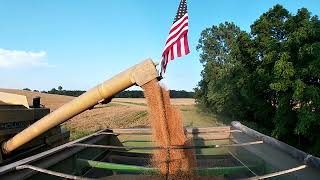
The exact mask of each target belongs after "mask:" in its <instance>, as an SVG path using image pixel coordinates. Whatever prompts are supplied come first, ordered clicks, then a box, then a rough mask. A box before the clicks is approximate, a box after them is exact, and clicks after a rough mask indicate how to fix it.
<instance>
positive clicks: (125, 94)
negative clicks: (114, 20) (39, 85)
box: [23, 86, 194, 98]
mask: <svg viewBox="0 0 320 180" xmlns="http://www.w3.org/2000/svg"><path fill="white" fill-rule="evenodd" d="M23 90H27V91H31V90H30V89H29V88H24V89H23ZM34 91H35V92H39V91H38V90H34ZM41 92H42V93H48V94H58V95H66V96H74V97H78V96H80V95H81V94H83V93H85V92H86V91H81V90H64V89H63V88H62V86H59V87H58V88H57V89H56V88H52V89H51V90H49V91H41ZM170 97H171V98H193V97H194V92H189V91H185V90H170ZM115 98H144V95H143V91H140V90H132V91H129V90H127V91H122V92H120V93H118V94H116V95H115Z"/></svg>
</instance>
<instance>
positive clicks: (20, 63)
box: [0, 48, 53, 68]
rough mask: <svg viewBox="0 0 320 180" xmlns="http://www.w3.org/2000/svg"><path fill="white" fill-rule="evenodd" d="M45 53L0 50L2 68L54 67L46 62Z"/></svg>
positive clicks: (0, 66)
mask: <svg viewBox="0 0 320 180" xmlns="http://www.w3.org/2000/svg"><path fill="white" fill-rule="evenodd" d="M46 54H47V53H46V52H45V51H38V52H31V51H19V50H8V49H1V48H0V68H16V67H23V68H24V67H53V66H52V65H49V63H48V62H47V61H46V60H45V57H46Z"/></svg>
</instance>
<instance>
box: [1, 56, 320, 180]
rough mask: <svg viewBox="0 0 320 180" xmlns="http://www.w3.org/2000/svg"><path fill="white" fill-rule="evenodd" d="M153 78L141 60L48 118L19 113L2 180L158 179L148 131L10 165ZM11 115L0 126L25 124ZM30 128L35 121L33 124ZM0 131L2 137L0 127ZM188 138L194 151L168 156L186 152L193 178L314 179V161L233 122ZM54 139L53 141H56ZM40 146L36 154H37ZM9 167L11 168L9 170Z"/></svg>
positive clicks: (98, 137)
mask: <svg viewBox="0 0 320 180" xmlns="http://www.w3.org/2000/svg"><path fill="white" fill-rule="evenodd" d="M157 78H158V73H157V70H156V67H155V64H154V63H153V62H152V61H151V60H146V61H144V62H142V63H140V64H138V65H135V66H133V67H132V68H130V69H128V70H126V71H123V72H122V73H120V74H118V75H116V76H114V77H113V78H112V79H110V80H107V81H105V82H103V83H102V84H99V85H98V86H96V87H94V88H93V89H91V90H89V91H88V92H86V93H84V94H83V95H81V96H79V97H78V98H76V99H74V100H73V101H71V102H69V103H67V104H65V105H63V106H62V107H60V108H59V109H57V110H56V111H54V112H52V113H50V114H48V115H46V116H44V115H45V114H46V113H48V112H49V111H48V110H47V109H43V108H40V109H38V107H34V108H31V109H29V108H27V107H26V108H24V111H23V112H25V111H30V112H33V113H31V114H33V117H34V118H33V119H32V118H31V119H32V121H30V123H28V124H26V125H24V126H21V127H20V129H19V130H21V128H25V127H26V126H28V125H29V124H31V125H30V126H28V127H27V128H25V129H24V130H23V131H21V132H19V133H18V134H15V135H14V136H13V133H17V131H12V133H11V134H10V135H8V136H3V138H2V146H1V147H2V148H1V155H2V158H3V163H4V164H5V165H3V166H2V167H0V179H1V180H3V179H96V178H103V179H146V178H154V177H156V175H158V174H159V170H158V169H157V168H155V167H152V166H150V164H151V157H152V152H153V151H154V150H157V149H161V147H157V146H155V145H154V143H153V141H152V136H151V134H152V131H151V129H147V128H141V129H105V130H101V131H99V132H96V133H94V134H92V135H89V136H86V137H83V138H81V139H78V140H75V141H72V142H68V143H65V144H62V145H59V146H57V147H54V148H52V149H49V150H46V151H43V152H41V153H38V151H36V150H37V148H35V150H33V148H31V149H30V148H29V150H28V153H29V155H30V153H31V155H30V156H29V157H26V158H24V159H21V158H20V159H21V160H18V161H15V162H12V161H13V160H14V157H19V156H22V155H21V152H24V149H26V147H25V146H26V145H28V144H30V142H34V141H37V140H38V141H39V142H45V143H44V144H50V142H62V140H63V139H64V138H61V137H68V132H65V131H63V130H62V129H61V128H60V126H59V125H60V124H61V123H63V122H65V121H67V120H69V119H70V118H72V117H74V116H76V115H78V114H79V113H82V112H84V111H86V110H87V109H90V108H92V107H93V106H95V105H97V104H98V103H100V102H110V100H111V98H112V97H113V96H114V95H115V94H117V93H119V92H121V91H123V90H125V89H127V88H129V87H131V86H133V85H138V86H142V85H144V84H146V83H148V82H150V81H151V80H154V79H157ZM24 104H25V103H24ZM20 107H21V106H20ZM42 110H44V111H46V113H42V114H41V115H38V114H37V113H39V112H40V111H42ZM15 112H17V113H16V114H15V115H13V114H11V115H10V116H9V115H8V116H3V115H2V114H1V117H0V120H1V123H2V122H9V120H8V119H10V118H13V119H20V120H21V122H24V121H26V120H30V118H26V116H27V114H23V113H22V111H18V110H15ZM0 113H2V109H1V110H0ZM12 113H13V112H12ZM42 116H44V117H42ZM41 117H42V118H41ZM6 118H7V119H6ZM40 118H41V119H40ZM37 119H40V120H37ZM34 120H37V121H35V122H33V121H34ZM88 123H90V122H89V121H88ZM17 124H20V123H17ZM1 128H2V129H0V132H2V130H3V129H5V128H6V126H5V125H1ZM56 130H59V131H58V133H56V134H55V135H54V133H53V131H55V132H56ZM9 131H10V132H11V130H7V131H5V132H9ZM50 133H51V135H49V134H50ZM52 133H53V134H52ZM1 134H4V133H1ZM186 134H187V135H188V137H190V138H191V139H192V142H193V144H192V145H188V146H181V147H172V148H175V149H192V150H193V151H194V152H195V158H196V168H195V169H194V170H193V171H194V173H195V174H196V175H197V176H199V177H204V178H207V179H210V178H211V177H216V178H219V179H239V178H240V179H242V178H244V179H246V178H249V179H265V178H275V179H319V178H320V159H319V158H317V157H313V156H311V155H309V154H306V153H304V152H302V151H300V150H298V149H295V148H293V147H291V146H289V145H287V144H285V143H282V142H280V141H278V140H275V139H273V138H271V137H268V136H265V135H263V134H260V133H259V132H256V131H254V130H252V129H249V128H247V127H246V126H244V125H242V124H240V123H239V122H232V124H231V126H225V127H205V128H187V129H186ZM10 137H11V138H10ZM7 138H10V139H7ZM50 138H51V139H52V141H50ZM56 139H59V141H55V140H56ZM39 144H43V143H39ZM39 144H38V146H41V145H39ZM52 144H53V143H52ZM32 147H36V146H32ZM4 159H7V160H4ZM5 162H6V163H5ZM8 162H11V163H10V164H8Z"/></svg>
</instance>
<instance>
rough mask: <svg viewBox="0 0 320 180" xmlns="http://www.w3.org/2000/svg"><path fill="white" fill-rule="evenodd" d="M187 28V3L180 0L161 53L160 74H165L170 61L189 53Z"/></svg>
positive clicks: (184, 0)
mask: <svg viewBox="0 0 320 180" xmlns="http://www.w3.org/2000/svg"><path fill="white" fill-rule="evenodd" d="M188 26H189V24H188V10H187V2H186V0H181V1H180V5H179V8H178V11H177V14H176V17H175V19H174V21H173V24H172V26H171V28H170V32H169V36H168V38H167V41H166V44H165V46H164V50H163V53H162V61H161V73H165V72H166V68H167V64H168V62H169V61H170V60H173V59H175V58H177V57H181V56H183V55H187V54H189V53H190V50H189V45H188Z"/></svg>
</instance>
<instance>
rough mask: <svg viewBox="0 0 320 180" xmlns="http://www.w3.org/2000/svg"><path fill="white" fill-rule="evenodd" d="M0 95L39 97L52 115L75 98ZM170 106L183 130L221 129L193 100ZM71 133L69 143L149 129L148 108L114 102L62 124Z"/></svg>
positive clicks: (132, 101)
mask: <svg viewBox="0 0 320 180" xmlns="http://www.w3.org/2000/svg"><path fill="white" fill-rule="evenodd" d="M0 92H8V93H15V94H19V95H25V96H26V97H27V99H28V102H29V104H31V103H32V98H33V97H35V96H40V97H41V104H42V105H44V106H46V107H48V108H50V109H51V111H53V110H55V109H57V108H59V107H60V106H62V105H63V104H65V103H67V102H69V101H71V100H72V99H74V98H75V97H70V96H62V95H54V94H46V93H39V92H31V91H24V90H15V89H1V88H0ZM171 103H172V104H173V105H175V106H177V107H179V108H180V110H181V112H182V116H183V120H184V124H185V125H186V126H189V127H190V126H198V127H200V126H205V127H208V126H217V125H222V124H221V123H219V121H218V120H217V119H216V118H215V117H211V116H208V115H205V114H202V113H199V112H198V110H197V108H196V106H195V100H194V99H187V98H182V99H171ZM64 126H65V127H67V128H68V129H69V130H70V131H71V136H72V137H71V139H76V138H78V137H81V136H84V135H87V134H90V133H92V132H94V131H97V130H99V129H105V128H134V127H149V126H150V124H149V121H148V113H147V105H146V101H145V99H144V98H114V99H113V100H112V102H111V103H109V104H107V105H97V106H95V107H94V108H93V109H92V110H87V111H85V112H83V113H81V114H79V115H77V116H75V117H73V118H71V119H70V120H69V121H67V122H65V123H64Z"/></svg>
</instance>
